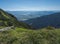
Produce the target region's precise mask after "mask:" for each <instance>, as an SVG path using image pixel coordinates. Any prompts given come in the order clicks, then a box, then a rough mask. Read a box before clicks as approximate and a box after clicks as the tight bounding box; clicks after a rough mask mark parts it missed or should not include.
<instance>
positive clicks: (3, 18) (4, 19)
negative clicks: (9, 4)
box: [0, 9, 30, 28]
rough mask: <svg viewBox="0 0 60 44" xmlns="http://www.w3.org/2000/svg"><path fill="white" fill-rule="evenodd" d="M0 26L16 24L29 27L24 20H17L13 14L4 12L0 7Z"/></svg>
mask: <svg viewBox="0 0 60 44" xmlns="http://www.w3.org/2000/svg"><path fill="white" fill-rule="evenodd" d="M0 26H5V27H6V26H17V27H24V28H30V26H29V25H28V24H25V23H24V22H19V21H18V20H17V19H16V17H15V16H14V15H12V14H10V13H8V12H5V11H4V10H2V9H0Z"/></svg>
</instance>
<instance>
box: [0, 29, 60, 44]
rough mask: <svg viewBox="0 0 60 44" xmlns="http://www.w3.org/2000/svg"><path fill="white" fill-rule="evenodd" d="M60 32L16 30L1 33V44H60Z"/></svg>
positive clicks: (56, 30) (57, 30)
mask: <svg viewBox="0 0 60 44" xmlns="http://www.w3.org/2000/svg"><path fill="white" fill-rule="evenodd" d="M59 33H60V30H59V29H55V30H48V31H47V29H42V30H27V29H24V28H16V30H13V29H11V30H9V31H4V32H0V44H60V34H59Z"/></svg>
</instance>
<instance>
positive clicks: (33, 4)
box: [0, 0, 60, 11]
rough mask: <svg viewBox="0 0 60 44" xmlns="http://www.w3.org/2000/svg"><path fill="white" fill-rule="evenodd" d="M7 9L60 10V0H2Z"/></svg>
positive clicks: (1, 4) (2, 6) (1, 6)
mask: <svg viewBox="0 0 60 44" xmlns="http://www.w3.org/2000/svg"><path fill="white" fill-rule="evenodd" d="M0 8H2V9H4V10H6V11H60V0H0Z"/></svg>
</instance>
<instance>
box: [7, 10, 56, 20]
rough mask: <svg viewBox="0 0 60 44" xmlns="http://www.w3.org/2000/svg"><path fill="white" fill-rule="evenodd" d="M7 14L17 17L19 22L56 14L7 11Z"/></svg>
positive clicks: (50, 12) (49, 12)
mask: <svg viewBox="0 0 60 44" xmlns="http://www.w3.org/2000/svg"><path fill="white" fill-rule="evenodd" d="M7 12H8V13H11V14H13V15H14V16H15V17H17V19H18V20H19V21H25V20H28V19H32V18H37V17H41V16H44V15H49V14H52V13H55V11H7Z"/></svg>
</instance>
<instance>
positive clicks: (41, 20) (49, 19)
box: [25, 12, 60, 29]
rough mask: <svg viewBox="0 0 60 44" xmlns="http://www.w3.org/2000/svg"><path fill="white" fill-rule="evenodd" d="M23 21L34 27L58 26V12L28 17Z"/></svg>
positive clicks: (59, 26)
mask: <svg viewBox="0 0 60 44" xmlns="http://www.w3.org/2000/svg"><path fill="white" fill-rule="evenodd" d="M25 22H26V23H27V24H29V25H30V26H32V27H33V28H35V29H39V28H44V27H48V26H52V27H55V28H60V12H57V13H54V14H50V15H45V16H41V17H37V18H33V19H29V20H26V21H25Z"/></svg>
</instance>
